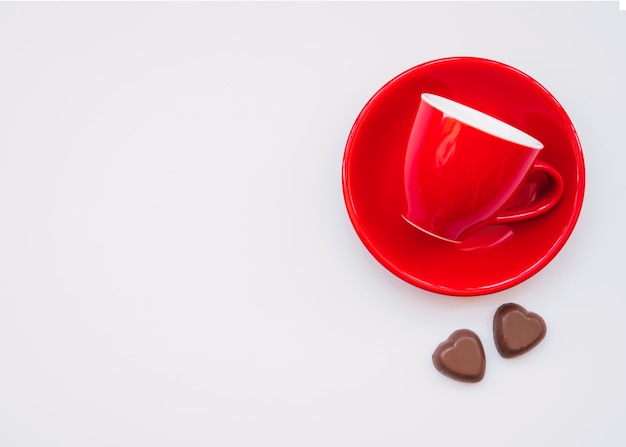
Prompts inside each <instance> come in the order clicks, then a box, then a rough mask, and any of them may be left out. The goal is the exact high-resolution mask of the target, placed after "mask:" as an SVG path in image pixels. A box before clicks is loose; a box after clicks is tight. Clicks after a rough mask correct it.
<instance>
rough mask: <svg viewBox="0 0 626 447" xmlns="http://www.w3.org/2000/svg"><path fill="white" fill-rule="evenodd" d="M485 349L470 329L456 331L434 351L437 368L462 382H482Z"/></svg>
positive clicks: (434, 361)
mask: <svg viewBox="0 0 626 447" xmlns="http://www.w3.org/2000/svg"><path fill="white" fill-rule="evenodd" d="M485 363H486V362H485V350H484V349H483V344H482V343H481V342H480V338H478V335H476V334H475V333H474V332H472V331H470V330H469V329H459V330H458V331H454V332H453V333H452V334H451V335H450V336H449V337H448V339H447V340H446V341H444V342H443V343H441V344H440V345H439V346H438V347H437V349H435V352H434V353H433V364H434V365H435V368H437V370H438V371H439V372H440V373H442V374H443V375H445V376H448V377H450V378H451V379H455V380H459V381H461V382H480V381H481V380H482V378H483V377H484V376H485Z"/></svg>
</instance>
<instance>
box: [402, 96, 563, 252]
mask: <svg viewBox="0 0 626 447" xmlns="http://www.w3.org/2000/svg"><path fill="white" fill-rule="evenodd" d="M542 149H543V144H542V143H541V142H540V141H538V140H536V139H535V138H533V137H531V136H530V135H528V134H526V133H524V132H522V131H521V130H519V129H517V128H515V127H513V126H511V125H509V124H507V123H505V122H503V121H500V120H499V119H497V118H495V117H492V116H489V115H487V114H485V113H483V112H480V111H478V110H475V109H472V108H470V107H468V106H466V105H463V104H460V103H458V102H456V101H452V100H451V99H448V98H444V97H441V96H437V95H433V94H429V93H424V94H422V96H421V102H420V105H419V107H418V111H417V115H416V117H415V121H414V124H413V128H412V130H411V135H410V137H409V142H408V146H407V152H406V157H405V164H404V187H405V194H406V207H405V211H404V213H403V217H404V219H405V220H406V221H407V222H409V223H410V224H411V225H413V226H415V227H417V228H419V229H420V230H422V231H425V232H426V233H429V234H431V235H433V236H436V237H438V238H441V239H445V240H447V241H451V242H461V241H463V240H464V239H465V238H467V237H469V236H471V235H473V234H475V233H476V232H478V231H480V229H482V228H484V227H485V226H487V225H489V224H493V223H507V222H515V221H519V220H524V219H529V218H532V217H535V216H538V215H540V214H543V213H545V212H547V211H549V210H550V209H551V208H552V207H553V206H554V205H555V204H556V203H557V202H558V200H559V198H560V197H561V194H562V192H563V180H562V178H561V176H560V175H559V173H558V172H557V171H556V170H555V169H554V168H553V167H551V166H550V165H548V164H546V163H544V162H540V161H536V160H537V156H538V155H539V153H540V152H541V150H542ZM535 172H541V173H543V174H544V175H545V176H547V177H548V179H549V183H550V185H551V186H550V187H549V188H546V189H544V191H543V192H542V193H541V194H538V196H532V197H531V196H529V197H528V200H524V201H522V202H523V204H522V205H516V206H515V207H509V208H507V207H508V206H509V204H511V202H513V201H515V202H519V200H514V198H515V196H516V194H517V193H518V192H519V191H521V190H522V189H523V188H522V186H523V185H524V182H525V180H526V179H527V178H529V176H531V175H534V173H535ZM526 189H528V188H526Z"/></svg>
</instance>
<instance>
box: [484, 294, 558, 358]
mask: <svg viewBox="0 0 626 447" xmlns="http://www.w3.org/2000/svg"><path fill="white" fill-rule="evenodd" d="M545 336H546V323H545V321H543V318H541V317H540V316H539V315H537V314H536V313H533V312H528V311H527V310H526V309H524V308H523V307H522V306H520V305H519V304H514V303H508V304H503V305H502V306H500V307H499V308H498V310H496V314H495V316H494V317H493V339H494V341H495V343H496V348H497V349H498V352H499V353H500V355H501V356H502V357H504V358H512V357H517V356H518V355H522V354H524V353H525V352H528V351H529V350H531V349H532V348H534V347H535V346H537V345H538V344H539V342H540V341H541V340H543V338H544V337H545Z"/></svg>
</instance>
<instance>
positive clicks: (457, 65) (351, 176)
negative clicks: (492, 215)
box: [342, 57, 585, 296]
mask: <svg viewBox="0 0 626 447" xmlns="http://www.w3.org/2000/svg"><path fill="white" fill-rule="evenodd" d="M424 92H430V93H434V94H437V95H441V96H444V97H451V98H452V97H453V98H455V99H456V100H457V101H459V102H461V103H463V104H468V105H470V106H472V107H474V108H476V109H479V110H481V111H483V112H485V113H487V114H490V115H493V116H497V117H499V118H500V119H501V120H503V121H505V122H507V123H509V124H511V125H513V126H515V127H517V128H518V129H521V130H522V131H524V132H527V133H528V134H530V135H532V136H533V137H535V138H537V139H538V140H539V141H541V142H542V143H543V145H544V146H545V147H544V149H542V150H541V152H540V154H539V157H538V159H537V160H538V161H541V162H545V163H547V164H549V165H550V166H552V167H553V168H554V169H555V170H557V171H558V173H559V174H560V176H561V178H562V188H563V189H562V196H561V199H560V200H559V201H558V203H557V204H556V205H555V206H554V207H553V208H552V209H551V210H550V212H548V213H545V214H543V215H541V216H538V217H535V218H533V219H527V220H523V221H519V222H514V223H510V224H506V225H490V226H488V227H487V228H486V230H488V232H489V233H493V234H486V233H485V234H480V235H479V236H478V237H477V239H481V237H482V238H485V239H488V240H493V241H495V242H493V243H485V242H484V241H480V243H478V244H477V245H476V246H474V247H471V246H470V247H468V246H462V247H460V246H459V245H460V244H451V243H450V242H446V241H442V240H439V239H437V238H434V237H432V236H429V235H427V234H425V233H423V232H421V231H419V230H416V229H415V228H414V227H412V226H410V225H408V224H407V222H406V221H405V219H404V218H403V217H402V213H403V210H404V205H405V193H404V178H403V169H404V160H405V153H406V147H407V143H408V139H409V136H410V133H411V129H412V126H413V122H414V119H415V114H416V111H417V106H418V105H419V102H420V96H421V94H422V93H424ZM342 176H343V179H342V180H343V193H344V199H345V203H346V207H347V210H348V215H349V217H350V220H351V222H352V224H353V226H354V228H355V230H356V233H357V234H358V236H359V238H360V239H361V241H362V242H363V244H364V245H365V247H367V249H368V250H369V251H370V253H371V254H372V255H373V256H374V257H375V258H376V259H377V260H378V261H379V262H380V263H381V264H382V265H383V266H385V267H386V268H387V269H388V270H389V271H391V272H392V273H393V274H395V275H397V276H398V277H399V278H401V279H403V280H405V281H407V282H409V283H411V284H413V285H416V286H418V287H421V288H423V289H426V290H430V291H432V292H437V293H443V294H449V295H464V296H471V295H482V294H487V293H493V292H497V291H500V290H503V289H506V288H508V287H511V286H514V285H516V284H518V283H520V282H521V281H524V280H526V279H528V278H529V277H531V276H532V275H534V274H535V273H537V272H538V271H539V270H541V269H542V268H543V267H544V266H545V265H546V264H548V263H549V262H550V261H551V260H552V259H553V258H554V256H556V254H557V253H558V252H559V251H560V250H561V248H562V247H563V245H564V244H565V243H566V241H567V239H568V238H569V237H570V235H571V233H572V231H573V229H574V226H575V224H576V221H577V219H578V216H579V214H580V210H581V207H582V203H583V195H584V189H585V168H584V161H583V154H582V149H581V146H580V142H579V140H578V137H577V135H576V131H575V129H574V126H573V125H572V123H571V121H570V119H569V117H568V116H567V114H566V112H565V111H564V110H563V108H562V107H561V105H560V104H559V103H558V102H557V100H556V99H555V98H554V97H553V96H552V95H551V94H550V93H549V92H548V91H547V90H546V89H545V88H544V87H542V86H541V85H540V84H539V83H537V82H536V81H535V80H533V79H532V78H530V77H529V76H528V75H526V74H524V73H522V72H520V71H519V70H517V69H515V68H512V67H510V66H507V65H505V64H502V63H499V62H495V61H491V60H486V59H480V58H472V57H454V58H447V59H440V60H436V61H431V62H427V63H425V64H422V65H419V66H417V67H414V68H411V69H409V70H407V71H406V72H404V73H402V74H400V75H399V76H397V77H396V78H394V79H392V80H391V81H389V82H388V83H387V84H386V85H385V86H383V87H382V88H381V89H380V90H379V91H378V92H377V93H376V94H375V95H374V96H373V97H372V98H371V99H370V101H369V102H368V103H367V104H366V105H365V107H364V108H363V110H362V111H361V113H360V114H359V116H358V118H357V119H356V122H355V123H354V126H353V127H352V130H351V132H350V135H349V137H348V141H347V144H346V149H345V153H344V159H343V172H342ZM534 177H536V178H533V180H532V182H529V183H528V188H526V190H525V191H523V192H522V194H521V195H520V194H518V195H517V196H516V197H518V196H520V197H519V198H516V199H515V201H516V203H514V204H512V205H511V207H512V206H518V205H521V206H523V205H524V204H527V203H529V202H532V201H533V200H534V197H535V195H536V193H537V191H540V190H542V189H543V188H545V187H546V185H547V184H548V183H549V182H547V181H546V179H545V178H542V177H544V176H543V173H541V172H539V173H537V175H536V176H534ZM525 186H526V184H524V187H525ZM486 230H485V231H486Z"/></svg>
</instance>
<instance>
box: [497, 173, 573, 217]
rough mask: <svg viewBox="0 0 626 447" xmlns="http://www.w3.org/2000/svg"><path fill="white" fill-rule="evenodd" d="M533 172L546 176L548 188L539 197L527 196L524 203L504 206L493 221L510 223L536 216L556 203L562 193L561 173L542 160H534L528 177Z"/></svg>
mask: <svg viewBox="0 0 626 447" xmlns="http://www.w3.org/2000/svg"><path fill="white" fill-rule="evenodd" d="M535 172H543V173H544V174H546V175H547V176H548V178H549V186H548V190H547V191H545V192H544V193H543V194H541V195H540V196H539V197H532V198H529V200H528V203H526V204H523V205H518V206H513V207H510V208H505V209H504V211H503V212H502V213H501V214H500V215H498V217H496V219H495V222H494V223H511V222H518V221H520V220H526V219H530V218H533V217H537V216H540V215H541V214H544V213H546V212H548V211H550V210H551V209H552V208H553V207H554V205H556V204H557V202H558V201H559V199H560V198H561V195H563V178H562V177H561V175H560V174H559V173H558V172H557V170H556V169H554V168H553V167H552V166H550V165H549V164H547V163H545V162H542V161H538V162H535V164H534V166H533V168H532V170H531V172H530V174H529V177H530V175H532V174H533V173H535Z"/></svg>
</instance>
